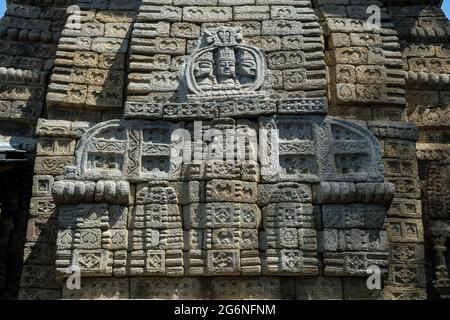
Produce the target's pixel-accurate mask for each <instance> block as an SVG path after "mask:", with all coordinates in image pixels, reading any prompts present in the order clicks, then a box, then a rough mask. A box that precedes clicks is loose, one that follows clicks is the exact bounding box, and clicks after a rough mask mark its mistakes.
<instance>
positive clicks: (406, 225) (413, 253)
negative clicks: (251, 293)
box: [317, 0, 426, 299]
mask: <svg viewBox="0 0 450 320" xmlns="http://www.w3.org/2000/svg"><path fill="white" fill-rule="evenodd" d="M317 2H318V4H319V9H320V12H321V18H322V21H323V27H324V31H325V34H326V36H327V38H328V50H327V52H326V55H327V64H328V66H329V77H330V85H329V92H328V94H329V101H330V113H331V114H333V115H340V116H342V117H346V118H351V119H355V120H356V119H357V120H364V121H367V123H368V127H369V129H370V130H371V131H372V132H373V133H374V134H375V136H376V137H377V138H378V139H379V140H380V145H381V148H382V154H383V162H384V164H385V170H386V180H387V181H389V182H391V183H393V184H394V185H395V190H396V192H395V198H394V200H393V203H392V206H391V208H390V210H389V211H388V238H389V245H390V267H389V269H390V270H389V277H388V279H387V280H386V286H385V288H384V297H385V298H387V299H417V298H419V299H423V298H425V297H426V291H425V287H426V284H425V282H426V281H425V260H424V248H423V241H424V236H423V224H422V219H421V217H422V207H421V201H420V199H421V197H420V185H419V177H418V167H417V159H416V155H415V149H416V147H415V142H416V141H417V139H418V133H417V129H416V127H415V126H414V125H412V124H410V123H407V118H406V112H405V109H406V97H405V82H406V81H405V77H406V75H405V71H404V70H403V61H402V51H401V46H400V39H399V34H398V33H397V31H396V30H395V28H394V21H396V20H397V13H396V11H392V10H391V8H390V7H389V6H390V4H389V3H388V1H386V2H385V3H384V2H382V1H364V2H363V3H362V2H361V3H359V4H358V3H350V2H348V1H344V3H343V4H332V3H331V2H330V1H320V0H319V1H317ZM412 2H414V1H409V2H405V10H406V11H408V10H409V9H408V8H409V5H411V4H412ZM395 3H396V4H397V2H395ZM370 5H375V6H377V7H378V8H379V9H380V11H379V13H380V16H381V19H380V22H381V28H378V27H376V26H375V27H374V26H373V25H371V24H370V23H368V21H370V20H369V19H368V16H369V14H368V13H367V9H368V7H369V6H370ZM372 13H373V12H372Z"/></svg>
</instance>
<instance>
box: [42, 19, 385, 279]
mask: <svg viewBox="0 0 450 320" xmlns="http://www.w3.org/2000/svg"><path fill="white" fill-rule="evenodd" d="M201 41H202V42H201V45H200V47H199V48H198V49H197V50H194V51H193V53H192V54H191V56H190V57H189V58H188V60H187V64H186V66H185V70H184V71H185V75H186V76H185V79H184V81H185V85H186V87H187V89H188V93H189V94H188V96H187V97H188V100H187V102H185V103H157V104H145V106H144V105H143V104H139V103H132V104H128V105H127V107H126V110H125V118H126V119H124V120H111V121H107V122H103V123H100V124H98V125H96V126H94V127H92V128H90V129H88V130H86V132H85V133H84V134H83V136H82V137H81V142H80V143H79V145H78V147H77V150H76V158H75V165H72V166H68V167H67V168H66V170H65V180H60V181H51V183H52V195H53V199H54V201H55V205H56V206H57V207H58V208H59V211H60V219H59V232H58V246H57V257H58V258H57V259H58V264H57V271H58V274H59V275H60V276H65V271H64V270H65V268H67V267H68V266H69V265H72V264H74V265H77V266H80V267H81V270H82V274H83V275H86V276H98V275H106V276H108V275H109V276H111V275H115V276H137V275H148V276H160V277H161V276H183V275H186V276H215V275H223V276H233V275H281V276H287V275H319V272H320V267H321V265H323V266H324V268H325V271H326V272H327V273H328V274H333V275H344V276H347V275H363V274H365V269H364V268H365V267H367V265H368V264H369V263H370V262H371V261H372V260H373V259H377V261H379V262H380V263H381V265H383V266H386V265H387V246H386V243H387V237H386V231H385V229H386V226H385V223H384V222H385V221H384V218H385V209H384V206H383V205H385V204H388V203H390V201H391V200H392V196H393V189H392V186H391V185H390V184H386V183H384V167H383V164H382V162H381V151H380V147H379V144H378V141H377V140H376V139H375V137H374V136H373V135H372V134H371V133H370V131H368V130H367V129H366V128H364V127H362V126H360V125H358V124H355V123H353V122H351V121H348V120H341V119H337V118H332V117H327V116H326V112H327V103H326V99H325V98H286V97H284V98H282V99H267V98H266V97H265V96H264V94H262V93H263V92H262V91H260V90H261V88H262V85H263V82H264V76H265V63H264V58H263V55H262V53H261V52H260V51H259V50H258V49H257V48H254V47H251V46H247V45H245V44H243V37H242V34H241V30H240V29H239V28H234V27H219V28H210V29H206V30H205V32H204V33H203V35H202V37H201ZM143 106H144V107H143ZM259 115H264V117H258V116H259ZM241 116H246V117H248V116H250V117H251V119H248V120H247V119H245V120H244V119H239V117H241ZM131 118H133V119H131ZM182 120H185V121H187V122H179V121H182ZM193 120H201V121H196V122H192V121H193ZM37 182H38V181H37ZM49 183H50V181H49ZM348 202H354V203H355V205H354V206H352V207H347V206H346V207H345V208H343V207H340V205H342V204H343V203H348ZM71 210H72V212H75V213H76V214H75V215H71V214H70V212H71ZM125 222H126V223H125ZM350 238H351V239H359V240H360V242H358V241H353V240H352V241H349V240H348V239H350ZM319 252H320V253H323V256H324V257H325V260H323V261H320V259H321V257H320V256H319V254H318V253H319Z"/></svg>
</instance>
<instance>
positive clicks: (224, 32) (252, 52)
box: [186, 27, 265, 97]
mask: <svg viewBox="0 0 450 320" xmlns="http://www.w3.org/2000/svg"><path fill="white" fill-rule="evenodd" d="M242 41H243V38H242V34H241V30H240V28H232V27H223V28H211V29H207V30H205V32H204V34H203V38H202V39H201V45H200V48H199V49H197V50H196V51H195V52H194V53H193V54H192V55H191V56H190V58H189V59H188V60H187V65H186V82H187V87H188V91H189V93H190V94H194V95H196V96H197V97H198V96H211V95H213V96H218V95H236V94H243V93H249V92H256V91H257V90H259V89H260V88H261V86H262V84H263V82H264V69H265V64H264V58H263V55H262V53H261V52H260V51H259V50H258V49H257V48H255V47H251V46H247V45H245V44H242Z"/></svg>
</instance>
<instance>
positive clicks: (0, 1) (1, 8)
mask: <svg viewBox="0 0 450 320" xmlns="http://www.w3.org/2000/svg"><path fill="white" fill-rule="evenodd" d="M5 6H6V1H5V0H0V17H2V16H3V14H4V13H5ZM442 9H443V10H444V12H445V13H446V15H447V17H449V18H450V0H444V5H443V6H442Z"/></svg>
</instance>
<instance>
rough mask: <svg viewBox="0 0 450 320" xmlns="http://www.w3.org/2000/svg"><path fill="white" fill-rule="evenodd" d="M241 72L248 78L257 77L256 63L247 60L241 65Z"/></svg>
mask: <svg viewBox="0 0 450 320" xmlns="http://www.w3.org/2000/svg"><path fill="white" fill-rule="evenodd" d="M239 72H240V73H241V74H242V75H244V76H247V77H256V61H255V60H253V59H245V60H243V61H242V62H241V63H240V64H239Z"/></svg>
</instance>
